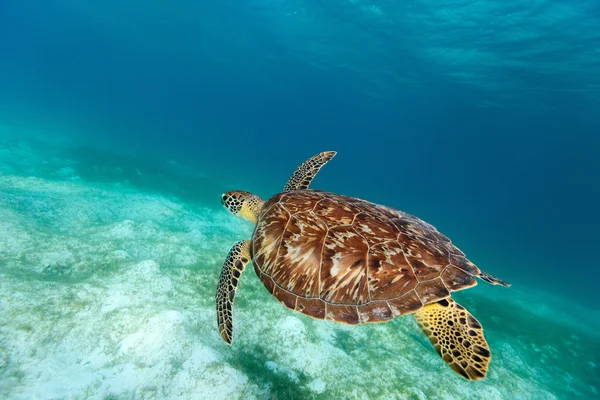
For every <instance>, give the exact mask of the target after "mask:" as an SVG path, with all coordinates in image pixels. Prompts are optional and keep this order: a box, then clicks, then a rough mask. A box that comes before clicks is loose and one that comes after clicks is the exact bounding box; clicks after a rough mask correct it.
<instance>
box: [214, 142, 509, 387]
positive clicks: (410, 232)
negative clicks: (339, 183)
mask: <svg viewBox="0 0 600 400" xmlns="http://www.w3.org/2000/svg"><path fill="white" fill-rule="evenodd" d="M335 154H336V153H335V152H333V151H328V152H323V153H320V154H317V155H315V156H314V157H312V158H310V159H309V160H307V161H305V162H304V163H302V164H301V165H300V166H299V167H298V168H297V169H296V171H295V172H294V174H293V175H292V176H291V178H290V179H289V181H288V182H287V183H286V185H285V187H284V189H283V192H281V193H278V194H276V195H274V196H273V197H271V198H270V199H269V200H267V201H264V200H262V199H261V198H259V197H258V196H255V195H253V194H251V193H248V192H243V191H237V190H236V191H230V192H227V193H224V194H223V195H222V197H221V202H222V204H223V205H224V206H225V208H227V209H228V210H229V211H230V212H231V213H233V214H237V215H239V216H242V217H244V218H246V219H248V220H250V221H251V222H253V223H254V224H256V226H255V228H254V233H253V234H252V238H251V239H250V240H244V241H240V242H238V243H236V244H235V245H234V246H233V248H232V249H231V251H230V252H229V255H228V256H227V259H226V261H225V264H224V266H223V270H222V271H221V275H220V278H219V284H218V288H217V293H216V303H217V322H218V326H219V333H220V335H221V337H222V338H223V340H224V341H225V342H226V343H228V344H231V341H232V335H233V321H232V306H233V300H234V296H235V290H236V287H237V285H238V281H239V279H240V275H241V274H242V271H243V270H244V267H245V266H246V264H248V262H249V261H250V260H252V261H253V264H254V270H255V271H256V274H257V275H258V276H259V277H260V279H261V280H262V282H263V284H264V285H265V287H266V288H267V290H268V291H269V292H270V293H271V294H272V295H273V296H275V297H276V298H277V299H278V300H279V301H280V302H281V303H283V304H284V305H285V306H286V307H288V308H290V309H292V310H295V311H299V312H301V313H304V314H306V315H309V316H311V317H314V318H317V319H325V320H331V321H336V322H342V323H345V324H360V323H366V322H384V321H389V320H391V319H393V318H395V317H398V316H400V315H403V314H410V313H412V314H414V315H415V318H416V320H417V323H418V325H419V326H420V327H421V329H422V330H423V332H424V333H425V334H426V335H427V336H428V338H429V340H430V342H431V344H432V345H433V346H434V347H435V350H436V351H437V352H438V354H439V355H440V356H441V357H442V359H443V360H444V361H445V362H446V363H448V365H449V366H450V367H451V368H452V369H453V370H454V371H456V372H457V373H458V374H460V375H461V376H462V377H464V378H466V379H469V380H470V379H480V378H483V377H484V376H485V374H486V372H487V368H488V363H489V360H490V351H489V347H488V345H487V342H486V341H485V338H484V336H483V330H482V328H481V325H480V324H479V322H478V321H477V320H476V319H475V318H474V317H473V316H472V315H471V314H470V313H469V312H468V311H467V310H466V309H465V308H464V307H462V306H461V305H459V304H458V303H456V302H455V301H454V300H452V299H451V298H450V293H451V292H453V291H456V290H461V289H465V288H468V287H471V286H474V285H475V284H476V283H477V282H476V281H475V278H479V279H481V280H484V281H486V282H488V283H491V284H493V285H497V284H499V285H503V286H509V284H507V283H506V282H504V281H502V280H500V279H498V278H494V277H493V276H491V275H488V274H486V273H485V272H482V271H481V270H480V269H479V268H477V267H476V266H475V265H474V264H473V263H471V262H470V261H469V260H467V258H466V257H465V255H464V254H463V253H462V252H461V251H460V250H459V249H458V248H456V247H455V246H454V245H453V244H452V243H451V242H450V240H449V239H448V238H447V237H446V236H444V235H442V234H441V233H439V232H438V231H437V230H436V229H435V228H434V227H433V226H431V225H430V224H428V223H426V222H424V221H422V220H420V219H419V218H417V217H415V216H412V215H410V214H407V213H404V212H402V211H399V210H395V209H393V208H390V207H385V206H381V205H377V204H374V203H370V202H367V201H364V200H360V199H357V198H353V197H347V196H341V195H338V194H334V193H328V192H323V191H318V190H311V189H308V187H309V185H310V183H311V181H312V180H313V178H314V177H315V175H316V174H317V172H318V171H319V170H320V169H321V167H323V165H325V164H326V163H327V162H328V161H329V160H331V159H332V158H333V157H334V156H335Z"/></svg>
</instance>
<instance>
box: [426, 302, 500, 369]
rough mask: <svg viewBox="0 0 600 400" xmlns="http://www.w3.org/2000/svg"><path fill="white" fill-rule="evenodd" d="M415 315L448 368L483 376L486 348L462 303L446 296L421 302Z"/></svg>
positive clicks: (481, 334)
mask: <svg viewBox="0 0 600 400" xmlns="http://www.w3.org/2000/svg"><path fill="white" fill-rule="evenodd" d="M415 318H416V320H417V323H418V324H419V326H420V327H421V329H423V332H424V333H425V334H426V335H427V337H428V338H429V341H430V342H431V344H432V345H433V347H435V350H436V351H437V352H438V354H439V355H440V357H442V358H443V359H444V361H446V363H447V364H448V365H449V366H450V368H452V369H453V370H454V371H456V372H457V373H458V374H459V375H461V376H462V377H463V378H465V379H469V380H471V379H473V380H476V379H481V378H483V377H485V374H486V372H487V368H488V363H489V362H490V349H489V347H488V345H487V342H486V341H485V338H484V337H483V330H482V329H481V325H480V324H479V322H478V321H477V320H476V319H475V318H474V317H473V316H472V315H471V314H469V312H468V311H467V310H465V308H464V307H462V306H461V305H460V304H458V303H457V302H455V301H454V300H452V299H450V298H448V299H444V300H440V301H438V302H437V303H433V304H428V305H426V306H424V307H423V308H422V309H421V310H419V311H417V312H416V313H415Z"/></svg>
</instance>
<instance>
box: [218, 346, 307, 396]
mask: <svg viewBox="0 0 600 400" xmlns="http://www.w3.org/2000/svg"><path fill="white" fill-rule="evenodd" d="M229 354H230V356H229V357H227V363H228V364H229V365H230V366H231V367H233V368H235V369H236V370H238V371H240V372H242V373H244V375H246V376H247V377H248V379H249V380H250V382H251V383H254V384H255V385H256V386H258V387H259V388H261V389H266V390H267V391H268V397H266V398H267V399H270V400H288V399H292V400H296V399H298V400H300V399H302V400H306V399H311V398H314V397H315V394H314V393H313V392H311V391H310V390H309V389H307V385H308V384H309V383H310V378H309V377H308V376H306V375H305V374H304V373H303V372H297V371H293V370H291V369H289V368H287V367H285V366H277V367H275V368H273V367H270V366H269V364H270V363H272V364H273V365H276V364H275V363H274V362H273V361H272V358H271V357H269V356H268V355H267V352H266V351H265V349H264V348H263V347H262V346H257V347H253V348H252V351H248V350H242V349H240V350H238V351H236V352H231V353H229Z"/></svg>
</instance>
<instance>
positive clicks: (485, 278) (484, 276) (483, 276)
mask: <svg viewBox="0 0 600 400" xmlns="http://www.w3.org/2000/svg"><path fill="white" fill-rule="evenodd" d="M479 278H480V279H481V280H482V281H486V282H487V283H491V284H492V285H502V286H506V287H509V286H510V283H508V282H504V281H503V280H502V279H499V278H496V277H495V276H491V275H490V274H487V273H485V272H483V271H481V273H480V274H479Z"/></svg>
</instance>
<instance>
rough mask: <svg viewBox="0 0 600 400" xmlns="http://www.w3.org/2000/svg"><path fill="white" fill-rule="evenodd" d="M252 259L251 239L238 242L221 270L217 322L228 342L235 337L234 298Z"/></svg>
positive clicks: (217, 296) (216, 298)
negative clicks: (247, 265) (241, 277)
mask: <svg viewBox="0 0 600 400" xmlns="http://www.w3.org/2000/svg"><path fill="white" fill-rule="evenodd" d="M249 261H250V241H249V240H242V241H241V242H237V243H236V244H235V245H234V246H233V247H232V248H231V250H230V251H229V254H228V255H227V260H225V264H224V265H223V269H222V270H221V276H220V277H219V286H218V287H217V295H216V296H215V300H216V302H217V323H218V324H219V333H220V334H221V337H222V338H223V340H224V341H225V343H227V344H231V340H232V339H233V315H232V308H233V298H234V297H235V290H236V289H237V285H238V281H239V279H240V276H241V275H242V272H243V271H244V268H245V267H246V264H248V262H249Z"/></svg>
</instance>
